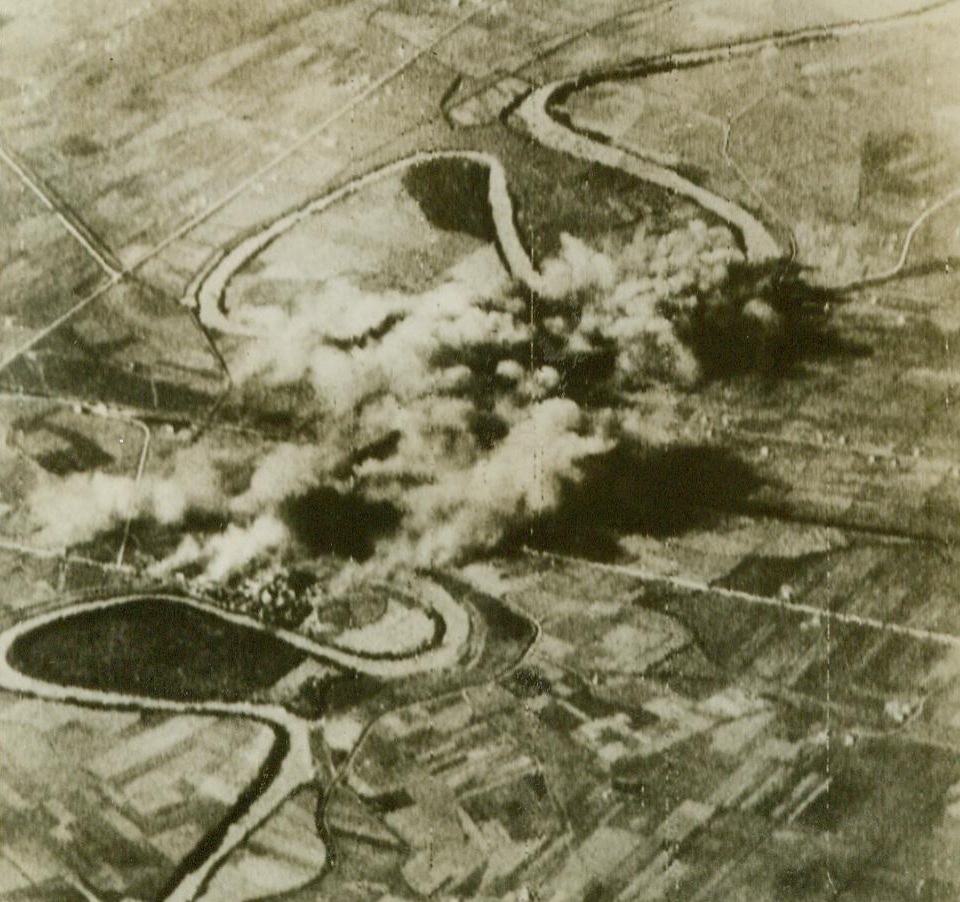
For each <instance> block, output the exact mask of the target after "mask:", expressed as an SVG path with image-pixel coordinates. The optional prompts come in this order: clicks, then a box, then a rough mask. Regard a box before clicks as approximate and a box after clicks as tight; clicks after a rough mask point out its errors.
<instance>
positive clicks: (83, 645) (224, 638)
mask: <svg viewBox="0 0 960 902" xmlns="http://www.w3.org/2000/svg"><path fill="white" fill-rule="evenodd" d="M303 660H304V655H303V654H302V653H301V652H299V651H297V650H296V649H295V648H293V647H292V646H290V645H288V644H287V643H286V642H283V641H281V640H279V639H276V638H274V637H273V636H271V635H269V634H268V633H264V632H261V631H259V630H255V629H251V628H249V627H244V626H237V625H236V624H233V623H230V622H228V621H226V620H222V619H221V618H219V617H217V616H215V615H213V614H207V613H205V612H203V611H198V610H195V609H193V608H189V607H187V606H185V605H182V604H177V603H175V602H167V601H161V600H160V599H157V598H144V599H138V600H136V601H132V602H129V603H128V604H122V605H117V606H116V607H112V608H107V609H101V610H91V611H85V612H81V613H79V614H74V615H72V616H69V617H65V618H64V619H63V620H60V621H57V622H55V623H51V624H49V625H46V626H42V627H39V628H38V629H36V630H34V631H32V632H30V633H29V634H27V635H25V636H23V637H21V638H20V639H18V640H17V641H16V642H15V643H14V645H13V648H12V649H11V662H12V664H13V666H14V667H16V668H17V669H18V670H20V671H22V672H23V673H25V674H27V675H28V676H32V677H36V678H37V679H42V680H46V681H47V682H50V683H58V684H61V685H67V686H81V687H83V688H86V689H98V690H102V691H105V692H123V693H127V694H131V695H140V696H146V697H148V698H163V699H170V700H173V701H212V700H219V701H236V700H239V699H243V698H245V697H247V696H248V695H249V694H250V693H251V692H253V691H255V690H257V689H262V688H265V687H267V686H270V685H272V684H273V683H275V682H276V681H277V680H279V679H280V678H281V677H282V676H283V675H284V674H286V673H288V672H289V671H290V670H292V669H293V668H294V667H296V666H297V665H298V664H300V663H301V662H302V661H303Z"/></svg>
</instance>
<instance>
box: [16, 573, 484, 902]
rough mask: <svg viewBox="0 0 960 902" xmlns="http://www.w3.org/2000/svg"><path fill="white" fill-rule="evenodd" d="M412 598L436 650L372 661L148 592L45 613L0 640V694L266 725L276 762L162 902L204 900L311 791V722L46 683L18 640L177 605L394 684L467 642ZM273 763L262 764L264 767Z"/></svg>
mask: <svg viewBox="0 0 960 902" xmlns="http://www.w3.org/2000/svg"><path fill="white" fill-rule="evenodd" d="M418 588H419V589H420V593H419V597H420V599H421V600H422V602H423V603H424V605H425V606H426V607H427V608H428V609H430V610H431V611H432V612H433V614H434V615H435V616H436V617H437V618H438V619H439V620H440V621H442V624H443V629H442V630H441V631H439V635H440V641H439V643H438V644H437V645H436V646H434V647H432V648H429V649H426V650H424V651H421V652H419V653H417V654H414V655H411V656H410V657H407V658H390V659H384V658H377V657H372V658H371V657H367V656H365V655H362V654H358V653H352V652H348V651H345V650H343V649H340V648H333V647H331V646H328V645H324V644H322V643H319V642H315V641H314V640H312V639H309V638H307V637H306V636H303V635H301V634H299V633H295V632H292V631H290V630H284V629H267V628H266V627H264V626H263V624H262V623H260V622H259V621H257V620H254V619H253V618H251V617H246V616H244V615H242V614H236V613H233V612H229V611H224V610H223V609H222V608H219V607H216V606H214V605H211V604H209V603H207V602H204V601H200V600H199V599H196V598H188V597H184V596H179V595H164V594H162V593H160V594H157V593H152V594H149V595H125V596H120V597H116V598H108V599H103V600H99V601H94V602H84V603H79V604H71V605H67V606H65V607H63V608H59V609H57V610H55V611H47V612H45V613H42V614H37V615H35V616H33V617H28V618H27V619H25V620H22V621H20V622H19V623H16V624H14V625H13V626H11V627H9V628H8V629H6V630H4V632H3V633H0V689H4V690H6V691H9V692H17V693H20V694H23V695H30V696H33V697H35V698H39V699H45V700H47V701H53V702H61V703H65V704H74V705H81V706H83V707H87V708H99V709H106V710H135V711H141V712H147V711H152V712H157V713H163V714H172V715H176V714H186V715H202V716H208V717H234V718H242V719H244V720H249V721H253V722H255V723H261V724H265V725H267V726H269V727H270V728H271V729H272V730H273V732H274V736H275V741H274V750H273V752H272V753H271V757H274V755H275V757H276V759H277V762H276V764H275V766H272V767H270V768H269V770H268V771H267V772H264V771H261V773H259V774H258V775H257V777H256V778H255V779H254V781H253V783H251V785H250V787H248V791H250V790H251V788H255V789H254V790H253V792H252V793H251V795H252V797H251V798H250V799H248V800H247V801H248V804H244V805H243V806H242V807H241V809H240V810H238V811H236V817H235V818H234V819H233V820H232V822H230V823H229V824H228V825H227V827H226V829H225V830H220V829H216V828H215V830H214V831H212V832H211V833H210V834H208V836H207V837H206V838H205V840H204V841H203V842H202V843H201V847H202V848H203V850H204V852H203V854H202V855H200V856H198V860H197V861H195V862H194V861H192V860H191V861H189V862H188V866H187V867H186V868H184V869H182V871H183V872H182V873H180V874H179V877H178V879H177V880H176V882H175V883H174V885H172V886H171V887H169V888H168V891H167V893H166V895H165V896H164V900H165V902H190V900H193V899H198V898H200V897H201V896H202V895H203V892H204V889H205V887H206V885H207V883H208V881H209V879H210V877H211V876H212V875H213V873H214V872H215V871H216V869H217V868H218V867H220V865H221V864H222V863H223V862H224V861H225V860H226V859H227V857H228V856H229V855H230V853H231V852H233V850H234V849H236V848H237V846H238V845H240V844H241V843H242V842H243V841H244V840H246V839H247V838H248V837H249V836H250V834H251V833H253V832H254V831H255V830H256V829H257V827H259V826H260V825H261V824H262V823H263V822H264V821H265V820H266V819H267V818H268V817H269V816H270V815H271V814H273V812H274V811H276V809H277V808H278V807H279V806H280V805H281V804H283V802H285V801H286V800H287V799H288V798H290V796H291V795H292V794H293V793H294V792H296V791H297V790H298V789H301V788H303V787H305V786H310V785H315V784H316V782H317V773H316V769H315V767H314V763H313V755H312V752H311V749H310V726H311V725H310V723H309V722H308V721H306V720H304V719H303V718H301V717H298V716H297V715H295V714H292V713H291V712H289V711H287V710H286V709H285V708H283V707H281V706H280V705H268V704H254V703H249V702H220V701H173V700H169V699H163V698H151V697H147V696H143V695H129V694H126V693H122V692H108V691H102V690H98V689H88V688H85V687H82V686H65V685H59V684H57V683H51V682H47V681H46V680H43V679H39V678H38V677H36V676H31V675H28V674H26V673H23V672H22V671H21V670H18V669H17V668H16V666H15V665H14V663H13V660H12V659H13V657H14V656H13V655H12V654H11V653H12V651H13V648H14V646H15V644H16V643H17V641H18V640H20V639H23V638H25V637H27V636H29V635H30V634H31V633H33V632H35V631H37V630H41V629H43V628H44V627H46V626H51V625H53V624H55V623H58V622H62V621H66V620H69V618H70V617H73V616H77V615H81V614H82V615H89V614H91V613H96V612H108V611H110V610H111V609H116V608H119V607H122V606H123V605H128V604H133V603H139V602H142V601H143V600H145V599H149V600H151V601H160V602H164V603H167V604H171V605H181V606H184V607H187V608H190V609H191V610H194V611H198V612H201V613H203V614H206V615H209V616H213V617H217V618H219V619H221V620H223V621H226V622H227V623H230V624H233V625H235V626H238V627H243V628H246V629H253V630H257V631H260V632H265V633H269V634H270V635H271V636H273V637H274V638H276V639H279V640H281V641H283V642H286V643H287V644H288V645H290V646H292V647H293V648H295V649H297V650H298V651H301V652H303V653H304V654H306V655H308V656H310V657H312V658H316V659H318V660H321V661H324V662H328V663H332V664H336V665H337V666H339V667H342V668H345V669H347V670H352V671H355V672H357V673H363V674H365V675H368V676H373V677H377V678H380V679H398V678H401V677H405V676H410V675H412V674H415V673H423V672H425V671H433V670H441V669H445V668H449V667H451V666H453V665H454V664H455V663H456V661H457V659H458V656H459V654H460V651H461V649H462V648H463V646H464V644H465V643H466V641H467V638H468V636H469V631H470V620H469V615H468V614H467V612H466V611H465V610H464V609H463V608H462V607H461V606H460V605H459V604H458V603H457V602H456V601H455V600H454V599H453V597H452V596H451V595H449V594H448V593H447V592H446V591H445V590H444V589H442V588H441V587H440V586H439V585H437V584H436V583H432V582H429V581H427V580H423V581H422V582H421V583H420V585H419V586H418ZM270 763H272V762H268V764H270Z"/></svg>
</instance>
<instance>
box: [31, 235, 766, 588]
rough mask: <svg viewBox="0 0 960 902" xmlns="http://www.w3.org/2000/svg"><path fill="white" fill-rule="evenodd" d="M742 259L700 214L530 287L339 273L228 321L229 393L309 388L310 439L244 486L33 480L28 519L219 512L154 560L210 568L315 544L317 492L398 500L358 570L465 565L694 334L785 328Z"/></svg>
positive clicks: (573, 462) (202, 481) (614, 437)
mask: <svg viewBox="0 0 960 902" xmlns="http://www.w3.org/2000/svg"><path fill="white" fill-rule="evenodd" d="M491 260H493V264H492V266H491V265H490V261H491ZM484 261H486V262H484ZM742 262H743V259H742V255H741V254H740V252H739V250H738V249H737V247H736V245H735V243H734V241H733V239H732V236H731V235H730V233H729V232H728V231H727V230H726V229H723V228H708V227H707V226H706V225H705V224H704V223H702V222H698V221H695V222H693V223H692V224H690V225H689V226H687V227H685V228H683V229H679V230H677V231H675V232H673V233H670V234H667V235H648V234H647V233H645V232H644V231H643V230H642V229H640V230H638V231H637V232H636V233H635V235H633V237H632V240H630V241H628V242H627V243H626V244H622V245H621V246H618V247H614V246H612V245H611V246H608V247H607V248H605V249H604V250H597V249H595V248H592V247H589V246H588V245H587V244H585V243H584V242H582V241H580V240H578V239H575V238H573V237H571V236H566V235H565V236H563V237H562V240H561V245H560V252H559V253H558V255H557V256H556V257H554V258H553V259H550V260H548V261H546V262H545V264H544V265H543V267H542V270H541V275H542V285H541V286H540V288H539V290H538V292H537V294H536V296H534V295H533V293H532V292H530V291H529V290H528V289H527V288H525V287H524V286H520V285H516V284H510V283H509V281H508V280H506V279H505V278H504V276H503V275H502V270H498V267H497V264H496V261H495V258H494V255H493V252H492V250H490V249H489V248H488V249H486V250H485V251H484V252H482V253H481V254H479V255H478V256H477V257H476V258H475V259H473V260H472V261H469V262H467V263H465V264H463V265H461V266H460V267H459V268H457V269H455V270H454V271H453V272H452V273H451V274H450V276H449V278H448V279H447V280H446V281H444V282H443V283H442V284H440V285H438V286H436V287H434V288H432V289H430V290H428V291H425V292H422V293H419V294H404V293H401V292H394V291H388V292H375V291H368V290H364V289H362V288H360V287H359V286H357V285H355V284H353V283H351V282H349V281H345V280H336V281H331V282H330V283H328V284H327V285H326V286H325V288H324V289H323V290H322V291H321V292H320V293H319V294H318V295H316V296H312V297H304V296H303V295H299V296H297V297H295V298H294V299H293V300H292V301H291V302H290V303H289V304H288V305H287V306H271V307H258V308H248V309H241V310H239V311H236V312H234V313H233V314H232V315H231V319H232V321H234V322H236V323H237V325H238V327H239V330H240V331H242V332H244V333H247V334H250V335H251V336H252V337H251V338H250V339H249V340H244V343H243V347H242V351H241V353H239V354H238V355H237V356H236V358H235V360H234V361H233V370H234V377H235V380H236V382H237V384H238V386H239V388H240V390H241V392H242V391H244V390H246V389H247V388H250V389H256V388H257V387H262V386H263V385H264V384H266V385H269V386H282V385H301V386H308V387H309V389H310V396H311V398H312V400H311V401H310V402H309V409H307V410H306V411H304V412H303V413H304V415H306V416H309V417H310V418H311V419H312V421H313V422H314V423H315V424H316V428H315V431H316V434H317V435H318V437H319V439H318V442H317V443H316V444H309V445H293V444H281V445H277V446H275V447H273V448H272V449H271V450H270V451H269V452H268V453H266V454H265V455H264V456H263V457H262V458H261V459H260V460H259V461H258V462H256V464H255V466H253V467H252V469H251V472H252V475H251V476H250V478H249V481H246V482H245V484H244V486H243V487H241V488H240V489H239V490H238V489H236V488H234V489H232V490H231V491H227V490H226V489H225V488H224V485H223V482H222V480H221V478H220V477H219V476H218V474H217V471H216V469H215V468H214V467H212V466H211V465H210V464H209V462H207V463H203V461H202V459H199V458H198V459H192V458H191V456H190V454H189V452H183V461H182V462H180V461H178V463H177V465H176V466H175V467H174V468H173V470H172V472H171V473H170V475H168V476H166V477H163V478H161V477H150V478H147V479H145V480H144V481H143V482H142V483H141V485H139V486H135V485H134V483H133V481H132V480H131V479H129V478H126V477H117V476H108V475H104V474H93V475H76V476H71V477H68V478H67V479H65V480H62V481H59V482H57V483H55V484H54V483H51V484H48V485H44V486H41V487H40V488H39V489H38V490H37V491H36V492H34V494H33V496H32V498H31V499H30V509H31V512H32V515H33V517H34V519H35V521H36V522H37V523H39V524H40V536H41V537H42V539H43V541H44V542H46V543H48V544H57V545H69V544H72V543H75V542H79V541H84V540H86V539H89V538H91V537H92V536H95V535H96V534H98V533H101V532H103V531H106V530H109V529H111V528H114V527H115V526H116V525H117V524H118V523H120V522H122V521H123V520H124V519H125V518H127V517H129V516H131V515H132V516H136V517H141V518H149V519H152V520H155V521H156V522H158V523H175V522H181V521H182V519H183V518H184V516H185V514H186V513H188V512H190V511H196V510H201V511H220V512H223V514H224V516H225V517H227V518H229V521H230V522H229V525H228V526H227V527H226V528H225V529H224V530H223V531H221V532H216V533H213V534H209V533H207V534H204V533H202V532H199V533H197V534H196V535H186V536H185V537H184V538H183V539H182V541H181V543H180V545H179V547H178V548H177V550H176V551H175V552H174V553H173V554H172V555H171V556H169V557H168V558H167V559H166V560H165V561H163V562H161V563H160V564H158V565H156V570H157V572H171V571H173V570H177V569H179V568H182V567H186V566H192V567H194V568H196V567H198V566H199V567H201V568H203V569H204V572H205V573H206V575H207V576H208V577H209V578H211V579H222V578H223V577H225V576H226V575H228V574H229V573H231V572H233V571H235V570H237V569H239V568H243V567H245V566H247V565H248V564H250V563H251V562H252V561H258V560H262V559H264V558H275V557H277V556H282V555H285V554H288V555H297V554H302V553H303V552H304V549H305V547H306V546H307V545H309V542H305V540H304V537H303V535H302V533H303V528H302V523H294V522H293V520H292V519H291V517H292V514H291V510H299V509H300V508H298V507H297V504H296V501H297V499H302V498H305V497H309V496H310V495H311V493H313V494H314V495H317V497H323V498H326V499H327V500H328V501H329V502H330V503H334V502H335V503H336V504H337V505H339V508H340V509H347V508H349V510H350V511H353V510H355V509H356V506H357V504H360V505H362V504H369V505H371V506H373V507H372V508H371V509H373V508H374V507H375V508H376V509H377V510H382V509H389V510H392V511H395V513H396V518H395V522H393V521H391V523H390V527H389V528H388V529H384V530H383V532H382V534H380V533H378V534H377V535H376V539H375V542H374V547H373V555H372V558H371V560H370V562H369V563H368V564H367V565H366V566H367V567H368V568H374V569H377V570H379V571H381V572H382V571H383V570H389V569H392V568H398V567H403V566H417V567H424V566H435V565H442V564H446V563H450V562H456V561H461V560H463V559H464V558H465V557H467V556H468V555H470V554H472V553H475V552H476V551H478V550H482V549H487V548H491V547H493V546H495V545H496V544H497V543H498V542H499V541H500V540H501V539H502V538H503V536H504V535H505V534H506V533H507V532H510V531H515V530H517V529H519V528H522V527H523V525H524V524H525V523H529V522H531V521H532V520H533V519H535V518H536V517H537V516H539V515H541V514H543V513H545V512H547V511H549V510H551V509H553V508H554V507H555V506H556V505H557V503H558V501H559V500H560V498H561V496H562V493H563V489H564V487H565V486H566V485H568V484H570V483H575V482H576V481H577V480H578V479H579V478H580V476H581V468H582V465H583V463H584V461H586V460H587V459H588V458H590V457H593V456H596V455H599V454H603V453H605V452H607V451H609V450H611V449H612V448H613V447H615V445H616V444H617V442H618V441H620V440H621V438H622V437H623V436H624V434H626V433H630V434H633V433H636V432H638V431H640V432H642V431H643V429H644V424H643V421H642V418H640V417H638V414H637V408H636V402H635V399H636V397H637V392H638V391H642V390H646V389H649V388H650V386H651V385H657V384H660V385H663V384H671V385H678V386H689V385H691V384H693V383H695V382H696V380H697V379H698V378H699V377H700V373H701V359H700V357H699V356H698V353H697V336H698V335H699V334H701V332H703V331H705V330H706V331H709V330H710V329H724V328H727V327H728V326H730V324H731V323H737V322H741V323H742V322H747V321H749V322H750V323H751V324H753V326H755V327H756V328H759V329H761V330H772V329H776V328H778V327H779V321H778V318H777V314H776V313H775V312H774V311H773V309H772V308H771V307H770V306H769V305H768V304H767V303H766V302H765V301H762V300H759V299H756V298H751V297H749V296H745V295H743V293H742V292H741V293H739V294H736V293H730V292H729V291H728V290H727V289H728V287H729V273H730V268H731V267H735V266H739V265H741V264H742ZM497 272H498V273H499V274H496V275H491V273H497ZM584 361H587V362H588V363H589V362H590V361H599V362H600V363H602V362H603V361H606V362H607V364H608V365H605V366H600V364H599V363H598V368H597V369H595V370H589V372H590V373H591V375H590V380H591V381H590V384H589V389H590V390H589V391H586V390H585V384H584V377H583V376H582V375H580V374H581V372H582V371H583V367H584V365H585V364H584ZM596 373H601V374H602V375H600V376H597V375H596ZM598 379H599V380H600V381H601V382H602V383H603V385H602V386H598V385H597V384H596V382H597V380H598ZM598 388H602V389H603V391H598ZM261 395H262V393H261ZM628 398H629V399H631V400H629V401H628V400H627V399H628ZM251 403H252V402H251ZM652 420H653V421H655V420H656V418H655V417H654V418H652ZM650 431H651V432H653V431H654V429H651V430H650ZM195 457H196V456H195ZM324 493H325V494H324ZM349 499H353V501H351V502H350V504H348V503H347V500H349ZM351 505H352V506H351ZM377 505H379V507H376V506H377ZM301 507H302V506H301ZM341 514H342V510H341ZM311 516H313V517H314V518H315V520H316V523H315V526H316V528H317V529H318V530H322V529H323V528H326V525H325V524H324V522H323V521H324V520H325V519H333V518H334V517H333V513H332V512H330V511H326V510H324V509H323V508H322V507H320V508H317V509H315V510H313V511H312V513H311ZM343 516H347V515H346V514H343ZM345 522H348V523H349V524H350V528H354V527H355V526H356V523H354V521H350V520H348V521H345ZM330 528H331V529H335V528H339V527H336V525H334V526H332V527H330Z"/></svg>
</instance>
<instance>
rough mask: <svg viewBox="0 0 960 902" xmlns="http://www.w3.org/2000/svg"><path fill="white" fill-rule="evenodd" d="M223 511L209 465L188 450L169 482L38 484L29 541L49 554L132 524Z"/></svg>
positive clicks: (107, 478) (90, 476) (100, 479)
mask: <svg viewBox="0 0 960 902" xmlns="http://www.w3.org/2000/svg"><path fill="white" fill-rule="evenodd" d="M222 507H223V499H222V496H221V490H220V487H219V478H218V476H217V474H216V470H215V468H214V466H213V462H212V461H211V460H210V459H209V457H206V456H204V455H201V453H199V450H198V449H188V450H186V451H184V452H182V453H181V454H180V455H178V457H177V459H176V461H175V466H174V468H173V471H172V473H171V474H170V475H169V476H165V477H161V476H153V475H147V476H145V477H144V479H143V480H142V481H141V482H140V483H139V484H138V483H137V481H136V480H135V479H134V478H133V477H132V476H127V475H116V474H112V473H103V472H93V473H72V474H70V475H69V476H66V477H64V478H62V479H55V478H52V477H50V476H49V475H48V476H46V478H43V479H41V481H40V482H39V484H38V485H37V487H36V488H35V489H34V490H33V492H32V493H31V495H30V498H29V511H30V515H31V518H32V519H33V521H34V522H35V523H37V524H38V525H39V529H38V530H37V531H36V532H35V534H34V536H33V539H34V541H35V542H36V543H37V544H38V545H41V546H44V547H50V548H59V547H69V546H71V545H76V544H78V543H81V542H86V541H88V540H90V539H92V538H94V537H95V536H97V535H98V534H100V533H104V532H109V531H111V530H113V529H116V528H117V527H118V526H121V525H122V524H124V523H125V522H126V521H127V520H128V519H131V518H147V519H151V520H153V521H155V522H157V523H160V524H175V523H180V522H181V521H182V520H183V518H184V516H185V515H186V514H187V513H188V512H190V511H214V510H218V509H220V508H222Z"/></svg>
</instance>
